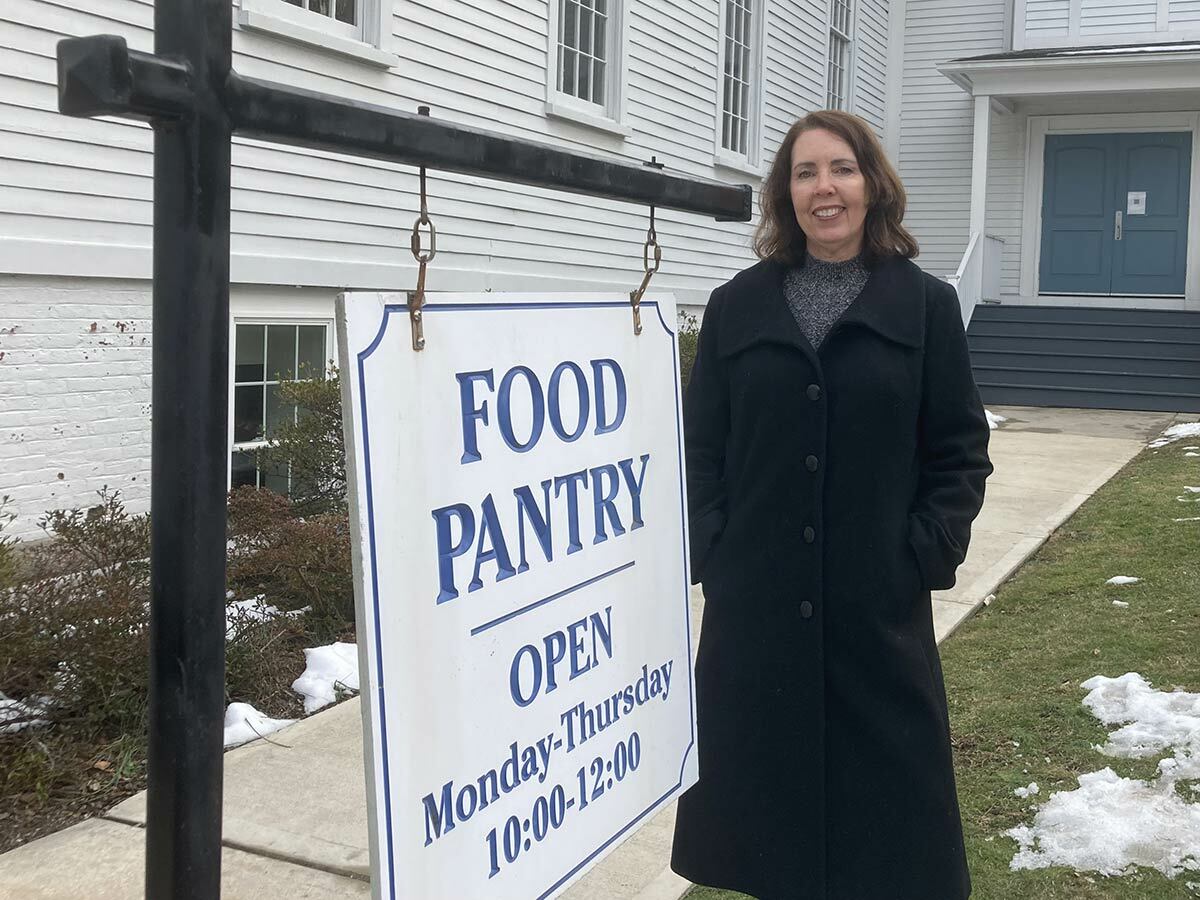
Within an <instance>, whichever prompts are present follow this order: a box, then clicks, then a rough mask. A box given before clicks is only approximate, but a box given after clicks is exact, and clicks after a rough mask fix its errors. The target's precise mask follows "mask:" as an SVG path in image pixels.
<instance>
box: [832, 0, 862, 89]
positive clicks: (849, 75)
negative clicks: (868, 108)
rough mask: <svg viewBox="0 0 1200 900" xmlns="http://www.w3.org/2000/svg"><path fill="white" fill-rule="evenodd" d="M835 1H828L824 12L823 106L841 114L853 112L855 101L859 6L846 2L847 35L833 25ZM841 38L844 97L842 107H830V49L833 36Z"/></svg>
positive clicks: (854, 1) (851, 0) (855, 2)
mask: <svg viewBox="0 0 1200 900" xmlns="http://www.w3.org/2000/svg"><path fill="white" fill-rule="evenodd" d="M836 2H837V0H830V2H829V3H828V4H827V5H826V10H825V106H826V107H827V108H829V109H834V108H836V109H840V110H842V111H843V112H848V113H852V112H854V107H855V103H854V99H855V96H854V95H855V93H856V92H855V90H854V86H855V79H856V78H857V74H858V15H859V6H860V4H859V3H858V2H857V0H847V3H849V5H850V32H849V34H847V33H846V32H844V31H841V30H840V29H838V28H835V27H834V25H833V7H834V4H835V3H836ZM835 34H836V35H837V36H838V37H840V38H842V39H843V40H844V41H845V42H846V49H847V51H848V52H847V54H846V57H847V58H846V68H845V69H844V70H843V78H842V86H843V88H844V89H845V92H846V96H845V97H844V98H843V99H842V104H843V105H842V106H839V107H832V106H830V104H829V100H830V96H829V89H830V84H829V64H830V62H831V54H830V49H831V47H832V45H833V37H834V35H835Z"/></svg>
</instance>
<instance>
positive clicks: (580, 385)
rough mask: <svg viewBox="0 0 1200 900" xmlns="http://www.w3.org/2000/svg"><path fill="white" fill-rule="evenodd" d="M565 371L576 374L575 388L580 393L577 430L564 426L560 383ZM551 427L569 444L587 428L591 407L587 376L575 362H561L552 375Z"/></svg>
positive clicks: (550, 399)
mask: <svg viewBox="0 0 1200 900" xmlns="http://www.w3.org/2000/svg"><path fill="white" fill-rule="evenodd" d="M564 372H570V373H571V374H572V375H574V376H575V390H576V393H577V394H578V395H579V420H578V421H577V422H576V423H575V430H574V431H571V432H568V431H567V430H566V428H564V427H563V421H562V407H561V406H560V399H559V384H560V383H561V382H562V376H563V373H564ZM549 402H550V427H551V428H553V429H554V433H555V434H557V435H558V436H559V437H560V438H561V439H562V440H564V441H566V442H567V443H568V444H569V443H571V442H572V441H576V440H579V436H580V435H582V434H583V432H584V431H586V430H587V423H588V410H589V409H590V401H589V399H588V387H587V378H586V377H585V376H584V374H583V369H581V368H579V366H577V365H575V363H573V362H563V363H559V364H558V365H557V366H556V367H555V368H554V372H553V373H552V374H551V375H550V395H549Z"/></svg>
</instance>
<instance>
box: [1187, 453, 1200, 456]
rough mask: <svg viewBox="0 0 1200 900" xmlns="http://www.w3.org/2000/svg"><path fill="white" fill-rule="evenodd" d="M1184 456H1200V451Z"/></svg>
mask: <svg viewBox="0 0 1200 900" xmlns="http://www.w3.org/2000/svg"><path fill="white" fill-rule="evenodd" d="M1183 455H1184V456H1200V453H1185V454H1183Z"/></svg>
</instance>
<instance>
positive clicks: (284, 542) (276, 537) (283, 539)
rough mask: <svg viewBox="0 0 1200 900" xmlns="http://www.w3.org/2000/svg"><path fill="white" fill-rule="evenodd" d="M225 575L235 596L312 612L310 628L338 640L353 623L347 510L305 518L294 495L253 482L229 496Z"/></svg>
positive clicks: (279, 606) (328, 638)
mask: <svg viewBox="0 0 1200 900" xmlns="http://www.w3.org/2000/svg"><path fill="white" fill-rule="evenodd" d="M226 565H227V568H226V578H227V582H228V585H229V589H230V591H232V592H233V594H234V595H235V596H238V597H244V598H250V597H256V596H260V595H261V596H262V597H264V598H265V599H266V602H267V603H269V604H270V605H272V606H275V607H277V608H279V609H280V610H283V611H285V612H294V611H299V610H305V618H306V623H307V628H308V630H309V631H310V632H311V633H312V634H314V635H315V636H317V637H319V638H321V639H326V640H331V639H333V638H335V637H338V636H345V635H346V633H347V632H348V631H352V630H353V628H354V581H353V577H352V571H351V563H350V522H349V518H348V517H347V515H346V513H345V512H344V511H341V510H335V511H331V512H324V513H317V514H314V515H307V516H299V515H297V507H296V505H295V504H293V503H292V502H291V501H290V500H288V498H287V497H284V496H282V495H280V494H276V493H273V492H271V491H266V490H258V489H255V488H252V487H245V488H238V489H237V490H235V491H233V492H232V493H230V495H229V549H228V554H227V564H226Z"/></svg>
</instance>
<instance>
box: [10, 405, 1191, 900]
mask: <svg viewBox="0 0 1200 900" xmlns="http://www.w3.org/2000/svg"><path fill="white" fill-rule="evenodd" d="M992 411H993V412H995V413H999V414H1000V415H1003V416H1007V417H1008V421H1007V422H1005V423H1004V424H1003V426H1002V427H1001V429H1000V430H999V431H996V432H994V433H993V439H992V460H993V462H994V463H995V466H996V472H995V474H994V475H993V476H992V478H991V479H990V480H989V481H988V489H987V501H986V503H985V505H984V509H983V512H982V513H981V515H980V517H979V519H978V520H977V521H976V524H975V528H974V533H973V537H972V541H971V552H970V555H969V556H968V558H967V561H966V563H965V564H964V565H963V567H962V568H961V569H960V570H959V578H958V585H957V586H956V587H955V588H954V589H953V590H951V591H945V592H939V593H937V594H935V595H934V601H933V603H934V621H935V627H936V629H937V635H938V639H939V640H942V639H943V638H945V637H946V636H947V635H948V634H950V633H951V632H952V631H953V630H954V629H955V628H956V627H958V625H959V624H960V623H961V622H962V621H963V620H964V619H966V618H967V617H968V616H970V615H971V613H972V612H973V611H974V610H975V609H976V608H977V607H978V606H979V605H980V604H981V603H982V602H983V600H984V598H985V597H986V596H987V595H988V594H990V593H992V592H993V591H994V590H995V589H996V588H997V587H998V586H999V585H1000V584H1001V583H1002V582H1003V581H1004V580H1005V579H1006V578H1007V577H1008V576H1009V575H1010V574H1011V573H1012V572H1013V571H1015V570H1016V568H1017V567H1018V566H1020V565H1021V563H1022V562H1024V560H1025V559H1026V558H1028V557H1029V555H1030V554H1031V553H1033V551H1034V550H1036V549H1037V548H1038V547H1039V546H1041V544H1042V542H1043V541H1045V540H1046V538H1047V537H1048V536H1049V535H1050V533H1051V532H1052V531H1054V529H1055V528H1057V527H1058V526H1059V525H1061V524H1062V523H1063V522H1064V521H1065V520H1066V519H1067V518H1068V517H1069V516H1070V515H1071V514H1072V513H1073V512H1074V511H1075V510H1076V509H1078V507H1079V506H1080V504H1082V503H1083V501H1084V500H1086V499H1087V498H1088V497H1089V496H1091V494H1092V493H1094V492H1095V491H1096V489H1097V488H1099V487H1100V486H1101V485H1102V484H1104V483H1105V482H1106V481H1108V479H1109V478H1111V477H1112V476H1113V475H1115V474H1116V473H1117V471H1118V470H1119V469H1120V468H1121V467H1122V466H1124V465H1125V463H1126V462H1128V461H1129V460H1130V459H1131V458H1132V457H1133V456H1135V455H1136V454H1137V453H1138V451H1139V450H1141V449H1142V448H1143V447H1144V446H1145V444H1146V441H1147V440H1148V439H1149V438H1151V437H1153V436H1154V435H1157V434H1158V433H1159V432H1161V431H1162V430H1163V429H1164V428H1166V427H1167V426H1168V425H1170V424H1171V422H1172V421H1174V420H1175V419H1176V417H1175V416H1172V415H1170V414H1161V413H1125V412H1108V411H1096V410H1063V409H1058V410H1051V409H1028V408H1004V407H993V408H992ZM1178 418H1179V419H1180V420H1189V421H1190V420H1193V419H1194V418H1195V416H1180V417H1178ZM692 602H693V605H694V607H695V609H696V616H695V618H694V621H695V622H696V623H697V627H698V626H699V619H700V612H701V609H702V606H703V598H702V597H701V596H700V594H699V592H698V591H695V592H693V597H692ZM271 740H272V743H267V742H266V741H258V742H256V743H254V744H251V745H249V746H247V747H243V748H240V749H238V750H234V751H232V752H231V753H229V754H228V755H227V756H226V758H225V820H224V835H225V844H226V849H225V853H224V885H225V887H224V892H223V896H224V898H225V900H334V898H357V897H362V898H366V897H369V896H370V886H369V884H368V881H367V879H368V873H369V860H368V854H367V830H366V805H365V799H364V793H365V792H364V787H363V769H362V730H361V725H360V718H359V707H358V702H357V701H350V702H347V703H343V704H341V705H340V706H337V707H335V708H334V709H331V710H329V711H327V712H323V713H321V714H320V715H317V716H314V717H312V718H309V719H306V720H304V721H302V722H300V723H298V724H297V725H295V726H293V727H292V728H289V729H287V730H285V731H282V732H279V733H278V734H276V735H273V736H272V739H271ZM674 814H675V810H674V807H671V808H669V809H667V810H664V811H663V812H662V813H661V814H660V815H659V816H658V817H657V818H655V819H654V820H652V821H651V822H650V823H649V824H647V825H646V826H645V827H643V828H642V829H641V830H640V831H638V832H637V833H636V834H635V835H634V836H633V837H632V838H630V839H629V840H628V841H626V842H625V843H624V844H623V845H622V846H621V847H619V848H618V849H617V850H616V851H615V852H614V853H612V854H611V855H610V856H609V857H608V858H607V859H605V860H604V861H603V862H602V863H601V864H600V865H598V866H597V867H596V868H595V869H593V870H592V871H591V872H590V873H589V874H588V875H587V876H586V877H585V878H584V879H583V880H582V881H581V882H579V883H578V884H577V885H575V886H574V887H573V888H571V889H570V890H569V891H568V892H567V893H566V895H565V897H567V898H569V900H601V898H603V900H677V898H679V897H680V896H681V895H682V893H683V892H684V891H685V890H686V889H687V887H688V885H687V882H685V881H684V880H683V879H681V878H679V877H678V876H676V875H674V874H673V873H672V872H671V871H670V870H669V869H668V868H667V860H668V858H669V855H670V844H671V833H672V828H673V823H674ZM144 824H145V797H144V795H139V796H136V797H133V798H131V799H129V800H127V801H126V802H124V803H122V804H121V805H119V806H117V807H116V808H115V809H113V810H112V811H110V812H109V813H108V814H107V815H106V816H104V817H103V818H101V819H92V820H90V821H87V822H84V823H82V824H80V825H76V826H74V827H73V828H68V829H66V830H65V831H62V832H59V833H58V834H55V835H52V836H50V837H47V838H43V839H42V840H39V841H35V842H33V843H32V844H28V845H26V846H24V847H20V848H18V849H16V850H13V851H11V852H9V853H7V854H4V855H3V856H0V897H3V898H5V900H79V898H87V900H141V897H142V857H143V843H144V841H143V834H142V830H143V828H144ZM412 900H451V898H432V897H431V898H412ZM453 900H465V898H453Z"/></svg>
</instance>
